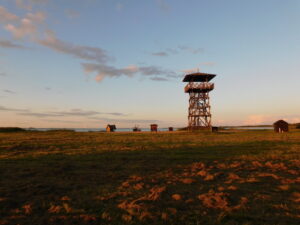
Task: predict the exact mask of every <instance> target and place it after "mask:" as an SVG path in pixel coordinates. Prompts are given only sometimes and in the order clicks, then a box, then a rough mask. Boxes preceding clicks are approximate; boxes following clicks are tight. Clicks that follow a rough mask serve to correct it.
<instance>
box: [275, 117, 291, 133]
mask: <svg viewBox="0 0 300 225" xmlns="http://www.w3.org/2000/svg"><path fill="white" fill-rule="evenodd" d="M273 126H274V131H275V132H277V133H283V132H289V124H288V122H286V121H284V120H278V121H277V122H275V123H274V124H273Z"/></svg>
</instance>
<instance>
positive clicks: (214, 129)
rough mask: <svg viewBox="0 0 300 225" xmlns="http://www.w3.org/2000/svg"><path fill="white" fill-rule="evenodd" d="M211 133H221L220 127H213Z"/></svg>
mask: <svg viewBox="0 0 300 225" xmlns="http://www.w3.org/2000/svg"><path fill="white" fill-rule="evenodd" d="M211 131H212V132H218V131H219V127H212V128H211Z"/></svg>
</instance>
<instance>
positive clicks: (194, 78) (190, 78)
mask: <svg viewBox="0 0 300 225" xmlns="http://www.w3.org/2000/svg"><path fill="white" fill-rule="evenodd" d="M215 76H216V75H215V74H209V73H199V72H198V73H191V74H187V75H185V77H184V79H183V82H209V81H210V80H211V79H213V78H214V77H215Z"/></svg>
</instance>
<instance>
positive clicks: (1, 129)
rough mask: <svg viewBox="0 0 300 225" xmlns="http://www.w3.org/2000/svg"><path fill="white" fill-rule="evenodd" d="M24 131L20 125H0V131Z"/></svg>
mask: <svg viewBox="0 0 300 225" xmlns="http://www.w3.org/2000/svg"><path fill="white" fill-rule="evenodd" d="M24 131H26V130H25V129H23V128H20V127H0V132H2V133H4V132H24Z"/></svg>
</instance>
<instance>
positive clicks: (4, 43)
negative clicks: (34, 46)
mask: <svg viewBox="0 0 300 225" xmlns="http://www.w3.org/2000/svg"><path fill="white" fill-rule="evenodd" d="M0 47H2V48H18V49H25V47H24V46H23V45H19V44H15V43H13V42H12V41H9V40H0Z"/></svg>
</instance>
